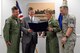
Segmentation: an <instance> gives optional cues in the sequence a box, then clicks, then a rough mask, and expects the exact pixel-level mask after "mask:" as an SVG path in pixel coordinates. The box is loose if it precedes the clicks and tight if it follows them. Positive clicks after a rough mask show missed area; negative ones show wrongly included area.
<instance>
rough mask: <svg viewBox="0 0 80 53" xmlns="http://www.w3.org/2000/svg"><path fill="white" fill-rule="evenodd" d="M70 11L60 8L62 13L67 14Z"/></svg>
mask: <svg viewBox="0 0 80 53" xmlns="http://www.w3.org/2000/svg"><path fill="white" fill-rule="evenodd" d="M67 12H68V10H67V9H66V8H63V7H62V8H60V13H61V14H62V15H65V14H66V13H67Z"/></svg>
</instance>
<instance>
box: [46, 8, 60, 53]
mask: <svg viewBox="0 0 80 53" xmlns="http://www.w3.org/2000/svg"><path fill="white" fill-rule="evenodd" d="M45 15H46V17H47V18H48V31H47V34H46V36H47V37H46V53H59V45H58V38H57V32H59V31H60V28H59V25H58V22H57V21H56V20H55V19H54V18H53V16H52V11H51V10H50V9H47V10H46V11H45Z"/></svg>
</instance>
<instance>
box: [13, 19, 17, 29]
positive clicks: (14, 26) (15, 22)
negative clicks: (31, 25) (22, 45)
mask: <svg viewBox="0 0 80 53" xmlns="http://www.w3.org/2000/svg"><path fill="white" fill-rule="evenodd" d="M12 27H13V28H17V27H18V22H17V21H16V20H14V21H13V22H12Z"/></svg>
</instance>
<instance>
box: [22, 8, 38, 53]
mask: <svg viewBox="0 0 80 53" xmlns="http://www.w3.org/2000/svg"><path fill="white" fill-rule="evenodd" d="M34 15H35V13H34V11H33V8H32V7H29V9H28V17H25V18H23V23H22V27H21V29H22V32H23V37H22V52H23V53H34V52H35V48H36V44H37V32H33V31H32V30H31V29H30V27H29V25H28V23H34V22H36V23H37V22H38V21H39V19H37V18H36V17H34Z"/></svg>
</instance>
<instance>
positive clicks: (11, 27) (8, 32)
mask: <svg viewBox="0 0 80 53" xmlns="http://www.w3.org/2000/svg"><path fill="white" fill-rule="evenodd" d="M18 15H19V9H18V8H17V7H16V6H14V7H13V8H12V16H10V17H9V18H8V19H6V21H5V26H4V29H3V34H4V39H5V42H6V45H7V53H19V42H20V20H19V18H18Z"/></svg>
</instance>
